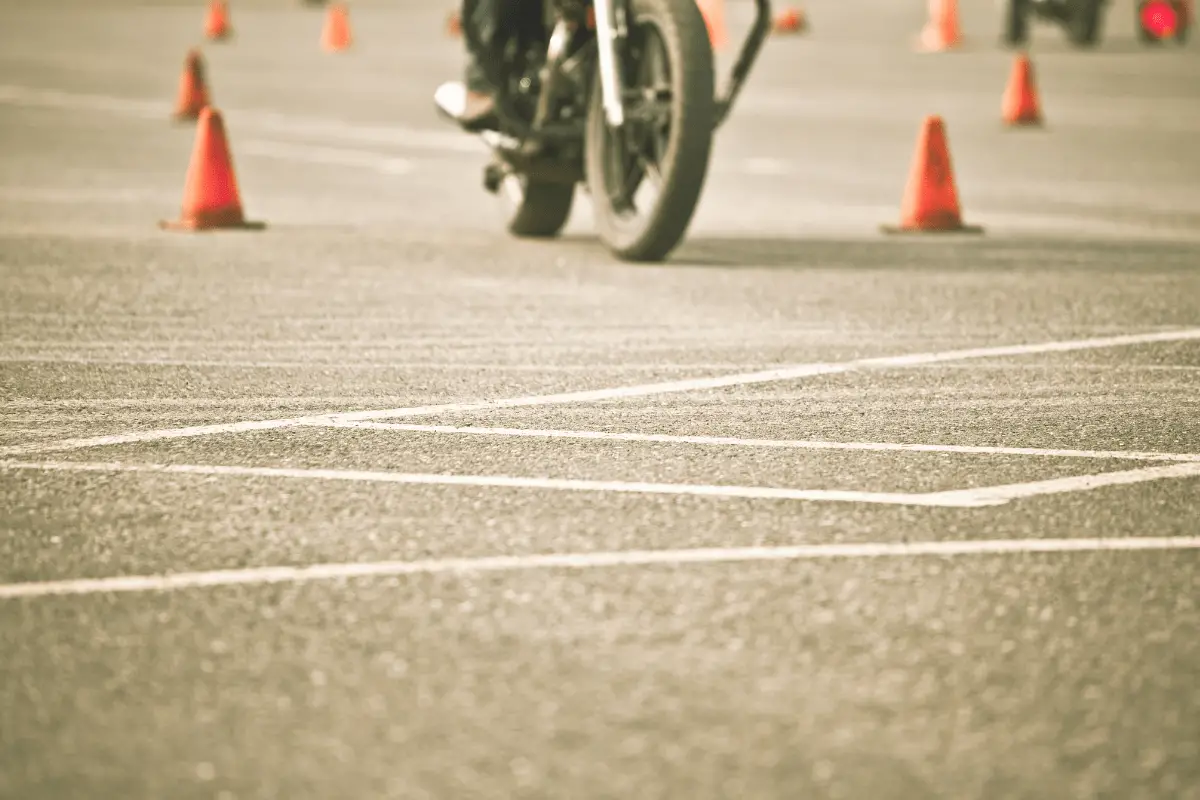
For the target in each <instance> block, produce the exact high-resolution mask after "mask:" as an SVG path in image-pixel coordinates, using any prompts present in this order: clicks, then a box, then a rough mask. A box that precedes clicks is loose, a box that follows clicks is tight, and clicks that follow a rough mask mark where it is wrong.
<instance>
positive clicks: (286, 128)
mask: <svg viewBox="0 0 1200 800" xmlns="http://www.w3.org/2000/svg"><path fill="white" fill-rule="evenodd" d="M0 103H9V104H12V105H20V106H29V107H40V108H57V109H66V110H69V111H79V110H83V111H99V112H102V113H107V114H119V115H122V116H128V117H136V118H138V119H154V120H167V119H169V115H170V113H171V107H170V105H169V104H167V103H164V102H161V101H156V100H144V99H136V98H128V97H114V96H111V95H101V94H83V93H79V92H64V91H59V90H56V89H37V88H33V87H27V86H15V85H0ZM221 113H222V114H223V115H224V116H225V118H226V119H227V120H230V122H231V123H232V124H234V125H236V126H237V127H238V128H249V129H254V130H259V131H265V132H269V133H273V134H276V135H287V136H301V137H303V136H307V137H309V138H316V139H320V138H324V139H328V140H334V141H343V142H359V143H371V144H390V145H394V146H396V147H401V148H408V149H413V150H431V151H439V152H448V153H472V154H475V153H483V152H486V148H485V147H484V145H483V144H482V142H480V141H479V140H478V139H476V138H475V137H472V136H465V135H463V134H462V133H457V132H454V131H452V130H451V129H450V128H448V127H447V129H445V130H433V129H428V130H425V129H417V128H404V127H400V126H396V125H386V126H384V125H362V124H352V123H347V122H342V121H340V120H335V119H321V118H314V117H300V116H295V115H291V114H282V113H277V112H273V111H261V110H251V109H239V108H235V107H230V106H224V105H222V106H221Z"/></svg>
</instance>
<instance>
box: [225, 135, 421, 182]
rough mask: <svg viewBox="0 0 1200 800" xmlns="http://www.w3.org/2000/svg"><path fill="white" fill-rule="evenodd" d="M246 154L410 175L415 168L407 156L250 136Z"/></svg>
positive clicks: (241, 149)
mask: <svg viewBox="0 0 1200 800" xmlns="http://www.w3.org/2000/svg"><path fill="white" fill-rule="evenodd" d="M242 153H245V154H247V155H252V156H259V157H260V158H275V159H280V160H283V161H300V162H303V163H307V164H325V165H331V166H338V167H362V168H364V169H370V170H374V171H376V172H381V173H383V174H385V175H407V174H409V173H411V172H412V171H413V162H412V161H410V160H409V159H407V158H398V157H396V156H391V155H388V154H387V153H378V152H368V151H364V150H347V149H345V148H341V147H316V146H313V145H304V144H290V143H288V142H273V141H268V140H264V139H250V140H248V141H245V142H242V143H241V144H240V145H239V155H240V154H242Z"/></svg>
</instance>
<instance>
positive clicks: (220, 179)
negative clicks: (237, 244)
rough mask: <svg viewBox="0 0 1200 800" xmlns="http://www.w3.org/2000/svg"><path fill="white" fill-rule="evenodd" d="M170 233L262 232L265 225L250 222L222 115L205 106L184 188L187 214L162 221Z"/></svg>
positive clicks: (184, 210) (197, 126) (185, 212)
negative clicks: (183, 231) (241, 195)
mask: <svg viewBox="0 0 1200 800" xmlns="http://www.w3.org/2000/svg"><path fill="white" fill-rule="evenodd" d="M158 225H159V227H160V228H166V229H168V230H188V231H201V230H211V229H214V228H233V229H243V230H261V229H262V228H265V227H266V225H265V224H264V223H262V222H247V221H246V219H245V217H244V216H243V214H242V201H241V198H240V197H239V196H238V186H237V177H236V176H235V175H234V172H233V158H232V156H231V155H230V153H229V143H228V142H227V141H226V138H225V123H224V122H223V121H222V119H221V112H219V111H216V110H215V109H213V108H211V107H208V106H205V108H204V110H203V111H201V112H200V120H199V122H198V123H197V125H196V144H195V145H194V146H193V148H192V160H191V163H190V164H189V165H188V172H187V179H186V181H185V183H184V186H183V212H182V214H181V216H180V218H179V219H178V220H175V221H173V222H160V223H158Z"/></svg>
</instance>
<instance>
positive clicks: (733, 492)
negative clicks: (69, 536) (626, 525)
mask: <svg viewBox="0 0 1200 800" xmlns="http://www.w3.org/2000/svg"><path fill="white" fill-rule="evenodd" d="M13 470H35V471H42V472H118V473H119V472H131V473H156V474H170V475H210V476H226V477H242V478H290V479H299V480H316V481H346V482H351V483H392V484H408V485H414V484H417V485H425V486H469V487H489V488H502V489H540V490H544V491H560V492H564V491H565V492H597V493H614V494H649V495H681V496H689V497H712V498H718V499H745V500H790V501H810V502H840V503H868V504H875V505H896V506H936V507H940V508H981V507H984V506H997V505H1003V504H1004V503H1006V502H1008V501H1007V500H1005V499H1003V498H995V499H993V498H988V497H974V496H969V495H967V494H961V495H958V494H954V493H941V494H910V493H905V492H858V491H842V490H829V489H788V488H777V487H769V486H722V485H712V484H686V483H645V482H640V481H590V480H576V479H566V478H535V477H514V476H509V475H447V474H423V473H407V472H384V471H378V470H342V469H298V468H289V467H241V466H225V465H216V464H211V465H210V464H125V463H118V462H111V463H110V462H103V463H98V462H86V461H43V462H19V461H0V472H5V471H13Z"/></svg>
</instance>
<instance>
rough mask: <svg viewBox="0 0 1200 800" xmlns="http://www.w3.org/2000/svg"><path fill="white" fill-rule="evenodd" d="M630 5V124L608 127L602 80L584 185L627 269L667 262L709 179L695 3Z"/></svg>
mask: <svg viewBox="0 0 1200 800" xmlns="http://www.w3.org/2000/svg"><path fill="white" fill-rule="evenodd" d="M628 7H629V9H630V12H631V19H629V20H627V26H628V31H629V36H628V39H627V40H626V41H625V44H624V47H623V48H622V51H621V52H618V54H617V61H618V69H619V70H620V72H621V76H622V81H621V85H622V87H623V89H624V95H625V98H626V103H625V108H626V115H625V117H626V119H625V125H624V126H622V127H621V128H618V129H614V128H611V127H610V126H609V125H608V122H607V120H606V119H605V116H604V105H603V102H602V94H601V91H600V82H599V74H598V73H597V76H596V83H595V86H594V88H593V90H592V92H591V95H592V96H591V105H590V108H589V111H588V123H587V141H586V147H585V149H586V153H585V159H586V161H585V164H586V172H587V182H588V189H589V193H590V194H591V198H592V205H593V208H594V214H595V223H596V228H597V231H598V233H599V235H600V239H601V240H602V241H603V242H604V244H605V245H606V246H607V247H608V248H609V250H611V251H612V252H613V253H614V254H615V255H616V256H617V257H619V258H621V259H624V260H626V261H662V260H663V259H664V258H666V256H667V254H668V253H670V252H671V251H672V250H673V249H674V248H675V247H676V246H677V245H678V244H679V242H680V241H681V240H682V239H683V236H684V234H685V233H686V232H687V229H688V226H689V225H690V224H691V221H692V216H693V215H694V214H695V211H696V206H697V205H698V203H699V201H700V193H701V191H702V189H703V188H704V182H705V178H706V177H707V174H708V163H709V157H710V154H711V151H712V141H713V135H714V125H715V122H716V103H715V99H714V94H713V92H714V83H715V79H714V67H713V49H712V44H711V42H710V40H709V34H708V26H707V25H706V24H705V21H704V17H703V16H702V15H701V13H700V9H699V6H697V4H696V0H629V3H628ZM643 190H650V191H648V192H644V191H643Z"/></svg>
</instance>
